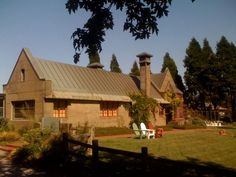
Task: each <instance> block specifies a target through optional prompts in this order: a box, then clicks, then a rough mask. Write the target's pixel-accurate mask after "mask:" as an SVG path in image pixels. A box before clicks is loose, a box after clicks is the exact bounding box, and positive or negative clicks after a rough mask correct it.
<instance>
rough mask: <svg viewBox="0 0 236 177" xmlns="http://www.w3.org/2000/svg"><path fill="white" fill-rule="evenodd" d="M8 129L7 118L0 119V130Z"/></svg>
mask: <svg viewBox="0 0 236 177" xmlns="http://www.w3.org/2000/svg"><path fill="white" fill-rule="evenodd" d="M2 131H9V126H8V121H7V119H3V118H1V119H0V132H2Z"/></svg>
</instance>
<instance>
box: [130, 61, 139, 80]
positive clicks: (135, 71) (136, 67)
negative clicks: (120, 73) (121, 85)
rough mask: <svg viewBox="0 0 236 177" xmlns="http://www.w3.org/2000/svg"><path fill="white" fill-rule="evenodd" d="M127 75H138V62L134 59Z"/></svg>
mask: <svg viewBox="0 0 236 177" xmlns="http://www.w3.org/2000/svg"><path fill="white" fill-rule="evenodd" d="M129 75H131V76H140V70H139V67H138V64H137V62H136V61H134V63H133V67H132V68H131V71H130V73H129Z"/></svg>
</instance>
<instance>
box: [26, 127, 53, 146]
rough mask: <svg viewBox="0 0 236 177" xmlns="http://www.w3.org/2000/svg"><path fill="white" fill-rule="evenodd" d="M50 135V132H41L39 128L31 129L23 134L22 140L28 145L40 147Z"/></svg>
mask: <svg viewBox="0 0 236 177" xmlns="http://www.w3.org/2000/svg"><path fill="white" fill-rule="evenodd" d="M50 135H51V131H50V130H41V129H40V128H36V129H31V130H29V131H27V132H26V133H24V134H23V137H24V140H25V141H27V142H28V143H29V144H37V145H41V144H42V143H43V142H44V141H45V140H46V139H47V138H49V137H50Z"/></svg>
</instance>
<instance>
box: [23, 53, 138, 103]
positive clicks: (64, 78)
mask: <svg viewBox="0 0 236 177" xmlns="http://www.w3.org/2000/svg"><path fill="white" fill-rule="evenodd" d="M23 50H25V52H26V54H27V56H28V58H29V60H30V63H31V64H32V66H33V68H34V70H35V72H36V73H37V75H38V77H39V79H42V80H50V81H52V90H53V95H51V97H52V98H70V99H86V100H90V99H91V100H111V101H112V100H114V101H117V100H119V101H128V100H129V97H128V95H129V94H132V93H140V91H139V89H138V87H137V85H136V84H135V82H134V81H133V79H132V77H130V76H129V75H126V74H122V73H114V72H108V71H105V70H101V69H91V68H85V67H80V66H77V65H71V64H64V63H59V62H54V61H49V60H44V59H40V58H36V57H33V56H32V54H31V53H30V51H29V50H28V49H23ZM49 97H50V96H49Z"/></svg>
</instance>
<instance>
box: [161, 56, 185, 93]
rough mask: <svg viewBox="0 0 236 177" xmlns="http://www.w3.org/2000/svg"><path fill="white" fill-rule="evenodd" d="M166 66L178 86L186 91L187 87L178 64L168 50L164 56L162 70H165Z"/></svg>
mask: <svg viewBox="0 0 236 177" xmlns="http://www.w3.org/2000/svg"><path fill="white" fill-rule="evenodd" d="M166 68H168V69H169V70H170V73H171V76H172V78H173V80H174V82H175V84H176V87H177V88H178V89H180V90H181V91H182V92H184V90H185V87H184V84H183V81H182V77H181V76H180V75H179V74H178V70H177V66H176V64H175V62H174V60H173V59H172V58H171V57H170V55H169V53H168V52H167V53H166V54H165V56H164V58H163V64H162V69H161V72H164V71H165V69H166Z"/></svg>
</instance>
